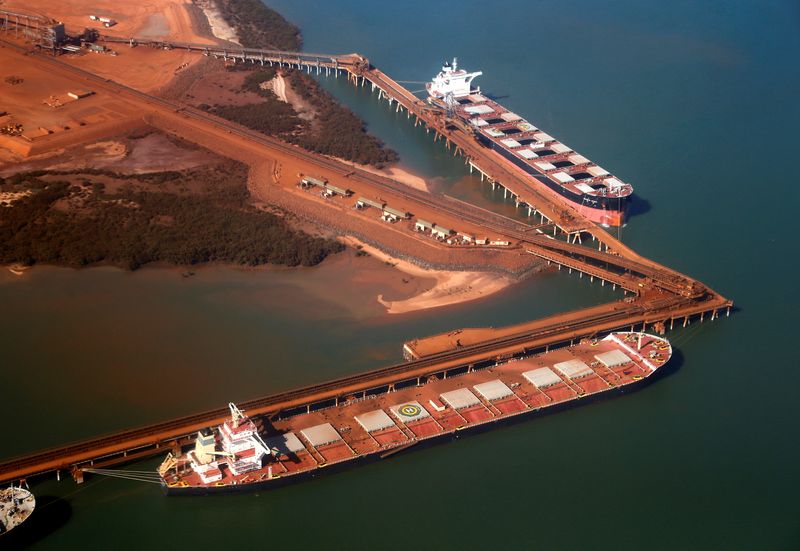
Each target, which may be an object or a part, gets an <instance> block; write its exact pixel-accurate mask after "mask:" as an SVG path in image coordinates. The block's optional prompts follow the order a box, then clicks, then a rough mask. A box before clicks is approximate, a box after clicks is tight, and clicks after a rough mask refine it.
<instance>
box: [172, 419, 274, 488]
mask: <svg viewBox="0 0 800 551" xmlns="http://www.w3.org/2000/svg"><path fill="white" fill-rule="evenodd" d="M228 407H229V408H230V411H231V417H230V419H228V420H227V421H225V422H224V423H223V424H222V425H220V426H219V427H217V429H216V433H215V432H214V431H205V432H204V431H201V432H198V433H197V437H196V438H195V445H194V448H193V449H192V450H191V451H189V452H187V453H186V454H185V455H184V456H182V457H174V456H172V455H171V454H170V455H169V456H167V459H166V460H165V461H164V463H162V465H161V467H160V468H159V472H160V473H161V474H162V476H163V475H164V473H166V472H167V471H169V470H170V469H180V468H181V467H182V466H185V465H186V464H188V465H189V467H190V468H191V470H192V471H194V472H195V473H197V475H198V476H199V477H200V479H201V480H202V481H203V483H204V484H213V483H215V482H219V481H220V480H222V479H223V477H224V476H226V474H227V476H240V475H243V474H246V473H249V472H251V471H255V470H258V469H261V468H262V467H263V466H264V458H265V457H266V456H269V455H270V453H271V452H270V450H269V448H268V447H267V445H266V444H265V443H264V441H263V440H262V439H261V437H260V436H259V434H258V428H257V427H256V425H255V423H254V422H253V421H252V420H251V419H250V418H249V417H248V416H246V415H245V414H244V412H242V411H241V410H240V409H239V408H238V407H236V405H235V404H232V403H231V404H228ZM224 470H227V471H228V473H225V472H224Z"/></svg>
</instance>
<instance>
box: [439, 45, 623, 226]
mask: <svg viewBox="0 0 800 551" xmlns="http://www.w3.org/2000/svg"><path fill="white" fill-rule="evenodd" d="M482 74H483V73H482V72H481V71H477V72H474V73H468V72H466V71H464V70H463V69H459V68H458V61H457V59H453V62H452V64H451V63H445V64H444V66H443V67H442V70H441V72H439V74H438V75H436V77H434V79H433V81H431V82H429V83H428V84H427V85H426V88H427V90H428V94H429V95H430V98H429V101H430V102H431V103H432V104H434V105H438V106H439V107H441V108H443V109H445V110H446V111H447V112H448V113H450V114H451V115H454V116H457V117H458V118H460V119H461V120H463V121H464V122H466V123H467V124H469V125H471V126H470V127H471V128H472V130H473V132H474V134H475V136H476V137H477V139H478V141H479V142H481V143H482V144H483V145H485V146H487V147H490V148H491V149H492V150H494V151H495V152H497V153H498V154H499V155H500V156H502V157H503V158H504V159H505V160H507V161H510V162H511V163H512V164H513V165H514V166H516V167H517V168H519V169H521V170H523V171H524V172H525V173H526V174H527V175H528V176H529V177H531V178H534V179H535V180H536V181H537V182H539V183H542V184H544V185H545V186H547V187H548V188H549V189H551V190H553V191H555V192H556V193H558V194H559V195H561V196H562V197H565V198H566V199H568V200H569V201H571V202H572V203H573V204H574V205H575V206H576V207H577V208H578V210H579V211H580V213H581V214H582V215H584V216H586V217H587V218H589V219H590V220H592V221H593V222H596V223H598V224H601V225H603V226H621V225H623V224H624V223H625V213H626V210H627V205H628V200H629V198H630V196H631V194H632V193H633V187H632V186H631V185H630V184H626V183H623V182H622V181H621V180H620V179H619V178H617V177H615V176H613V175H612V174H610V173H609V172H608V171H607V170H605V169H604V168H602V167H600V166H598V165H596V164H595V163H593V162H592V161H590V160H589V159H587V158H586V157H584V156H583V155H580V154H579V153H576V152H575V151H573V150H572V149H571V148H570V147H569V146H567V145H564V144H563V143H561V142H559V141H558V140H556V139H555V138H553V137H552V136H550V135H549V134H547V133H546V132H543V131H542V130H540V129H539V128H537V127H536V126H534V125H533V124H531V123H530V122H528V121H526V120H525V119H524V118H522V117H521V116H519V115H517V114H516V113H512V112H511V111H509V110H508V109H506V108H505V107H503V106H502V105H500V104H499V103H497V102H496V101H494V100H492V99H490V98H488V97H486V96H484V95H483V94H482V93H481V91H480V88H478V89H473V88H472V81H473V79H475V78H476V77H478V76H481V75H482Z"/></svg>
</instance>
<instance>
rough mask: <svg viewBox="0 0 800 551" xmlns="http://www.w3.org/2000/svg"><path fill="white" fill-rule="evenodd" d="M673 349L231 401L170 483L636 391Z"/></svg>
mask: <svg viewBox="0 0 800 551" xmlns="http://www.w3.org/2000/svg"><path fill="white" fill-rule="evenodd" d="M671 356H672V347H671V346H670V344H669V342H668V341H667V340H665V339H663V338H660V337H656V336H654V335H650V334H645V333H629V332H617V333H612V334H610V335H608V336H606V337H605V338H603V339H600V340H584V341H581V342H580V343H578V344H576V345H573V346H569V347H564V348H559V349H554V350H550V351H549V352H546V353H543V354H539V355H533V356H528V357H524V358H520V359H514V360H510V361H504V362H502V363H501V362H498V363H496V364H494V365H491V366H489V367H484V368H481V369H474V370H468V371H467V373H464V374H462V375H457V376H450V377H447V378H444V379H438V378H436V377H431V378H429V379H428V380H421V381H420V380H417V379H411V380H410V381H399V382H398V383H396V384H395V385H394V388H395V390H393V391H391V392H381V393H379V394H368V392H366V391H365V392H363V393H361V392H359V393H358V394H356V395H351V396H348V397H346V398H345V399H342V400H337V401H336V403H335V405H331V406H330V407H326V408H324V409H320V410H317V411H306V410H305V408H303V413H299V414H295V415H291V414H287V416H286V417H281V415H280V413H279V414H278V415H277V420H272V421H266V420H264V421H262V420H257V419H254V418H251V417H249V416H248V415H246V413H245V412H243V411H241V410H239V408H237V407H236V406H235V405H234V404H230V405H229V407H230V411H231V416H230V418H229V419H228V420H226V421H225V422H224V423H223V424H222V425H220V426H218V427H214V428H209V429H207V430H203V431H200V432H199V433H198V434H197V436H196V439H195V443H194V446H193V447H192V448H191V449H190V450H188V451H186V452H182V453H180V454H178V455H173V454H169V455H168V456H167V458H166V459H165V460H164V462H163V463H162V464H161V466H160V467H159V474H160V476H161V483H162V486H163V488H164V490H165V492H166V493H167V494H168V495H203V494H211V493H218V492H234V491H244V490H253V489H261V488H271V487H277V486H280V485H283V484H286V483H291V482H295V481H300V480H304V479H307V478H312V477H316V476H318V475H320V474H322V473H326V472H331V471H335V470H340V469H343V468H346V467H349V466H355V465H356V464H358V463H362V462H367V461H371V460H377V459H380V458H384V457H386V456H388V455H392V454H394V453H396V452H399V451H402V450H405V449H407V448H410V447H412V446H416V445H419V444H424V443H428V442H436V441H440V440H444V439H448V438H454V437H458V436H460V435H462V434H465V433H467V432H470V431H478V430H485V429H488V428H492V427H495V426H497V425H499V424H501V423H505V422H511V421H513V420H517V419H522V418H525V417H530V416H531V415H533V414H535V413H536V412H546V411H555V410H557V409H559V408H560V407H564V406H568V405H570V404H573V403H576V402H580V401H586V400H587V399H590V398H592V397H598V396H599V395H601V394H603V393H608V392H611V391H621V390H628V389H631V388H633V387H634V386H636V385H638V384H642V383H644V382H645V381H646V380H647V378H648V377H650V376H652V374H653V373H655V372H656V371H657V370H658V369H659V368H660V367H661V366H663V365H664V364H665V363H666V362H667V361H668V360H669V359H670V357H671ZM293 412H294V413H297V410H296V409H295V410H293ZM258 422H263V423H264V424H267V425H269V426H268V428H266V429H264V428H263V427H262V428H260V427H259V425H258Z"/></svg>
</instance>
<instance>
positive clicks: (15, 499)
mask: <svg viewBox="0 0 800 551" xmlns="http://www.w3.org/2000/svg"><path fill="white" fill-rule="evenodd" d="M35 508H36V498H34V497H33V494H32V493H30V492H29V491H28V490H26V489H25V488H20V487H18V486H11V487H9V488H4V489H2V490H0V536H2V535H3V534H5V533H6V532H10V531H11V530H13V529H14V528H16V527H17V526H19V525H20V524H22V523H23V522H25V521H26V520H28V517H30V516H31V514H32V513H33V510H34V509H35Z"/></svg>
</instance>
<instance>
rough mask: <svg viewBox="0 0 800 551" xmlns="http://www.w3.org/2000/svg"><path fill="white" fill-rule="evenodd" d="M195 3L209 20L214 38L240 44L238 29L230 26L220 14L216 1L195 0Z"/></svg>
mask: <svg viewBox="0 0 800 551" xmlns="http://www.w3.org/2000/svg"><path fill="white" fill-rule="evenodd" d="M195 3H196V4H197V5H198V6H200V9H201V10H203V13H204V14H205V16H206V19H208V24H209V26H210V27H211V33H212V34H213V35H214V36H216V37H217V38H219V39H221V40H227V41H228V42H233V43H234V44H239V35H238V34H236V29H234V28H233V27H231V26H230V25H228V22H227V21H225V19H224V18H223V17H222V13H220V11H219V9H218V8H217V4H216V3H215V2H214V0H195Z"/></svg>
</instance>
